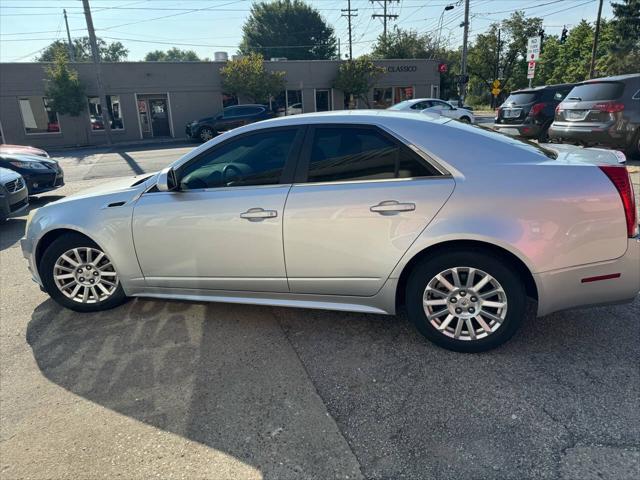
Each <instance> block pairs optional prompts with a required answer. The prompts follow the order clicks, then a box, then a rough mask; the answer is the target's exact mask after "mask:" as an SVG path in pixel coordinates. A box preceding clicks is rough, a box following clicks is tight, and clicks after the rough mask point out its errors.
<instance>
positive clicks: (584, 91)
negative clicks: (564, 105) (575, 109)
mask: <svg viewBox="0 0 640 480" xmlns="http://www.w3.org/2000/svg"><path fill="white" fill-rule="evenodd" d="M623 90H624V84H623V83H618V82H590V83H585V84H582V85H576V86H575V87H573V90H571V91H570V92H569V95H567V98H566V100H568V101H571V100H574V101H578V102H595V101H598V100H615V99H616V98H618V97H620V95H622V91H623Z"/></svg>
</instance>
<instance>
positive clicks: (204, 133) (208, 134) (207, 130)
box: [198, 127, 216, 143]
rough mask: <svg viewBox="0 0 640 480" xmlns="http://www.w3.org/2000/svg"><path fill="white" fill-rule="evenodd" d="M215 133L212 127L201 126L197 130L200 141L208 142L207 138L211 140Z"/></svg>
mask: <svg viewBox="0 0 640 480" xmlns="http://www.w3.org/2000/svg"><path fill="white" fill-rule="evenodd" d="M215 136H216V134H215V132H214V131H213V128H211V127H202V128H201V129H200V130H199V131H198V138H199V139H200V141H201V142H203V143H204V142H208V141H209V140H211V139H212V138H213V137H215Z"/></svg>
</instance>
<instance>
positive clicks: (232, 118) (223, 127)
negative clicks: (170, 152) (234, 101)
mask: <svg viewBox="0 0 640 480" xmlns="http://www.w3.org/2000/svg"><path fill="white" fill-rule="evenodd" d="M272 117H274V114H273V112H272V111H271V110H270V109H269V106H268V105H260V104H249V105H233V106H231V107H227V108H225V109H224V110H222V112H220V113H218V114H217V115H214V116H213V117H207V118H201V119H200V120H194V121H193V122H191V123H188V124H187V126H186V129H185V130H186V133H187V137H189V138H192V139H195V140H200V141H201V142H206V141H207V140H211V139H212V138H213V137H215V136H216V135H218V134H219V133H220V132H225V131H227V130H231V129H232V128H236V127H241V126H242V125H247V124H249V123H254V122H259V121H260V120H266V119H267V118H272Z"/></svg>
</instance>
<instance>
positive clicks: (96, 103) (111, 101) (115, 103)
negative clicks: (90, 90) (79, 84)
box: [87, 95, 124, 130]
mask: <svg viewBox="0 0 640 480" xmlns="http://www.w3.org/2000/svg"><path fill="white" fill-rule="evenodd" d="M87 101H88V102H89V121H90V122H91V130H104V121H105V120H104V115H102V109H101V108H100V100H99V98H98V97H88V98H87ZM107 107H108V110H109V118H110V121H111V123H110V124H109V125H110V126H111V130H122V129H124V123H123V121H122V111H121V109H120V96H119V95H107Z"/></svg>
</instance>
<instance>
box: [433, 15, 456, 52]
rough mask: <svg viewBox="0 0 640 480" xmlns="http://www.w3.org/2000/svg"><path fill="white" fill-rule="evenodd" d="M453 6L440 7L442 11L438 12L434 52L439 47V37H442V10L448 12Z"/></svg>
mask: <svg viewBox="0 0 640 480" xmlns="http://www.w3.org/2000/svg"><path fill="white" fill-rule="evenodd" d="M454 8H455V6H454V5H447V6H446V7H444V8H443V9H442V13H441V14H440V19H439V20H438V27H437V29H438V35H437V37H436V52H437V51H438V49H439V48H440V38H441V37H442V20H443V18H444V12H448V11H449V10H453V9H454Z"/></svg>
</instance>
